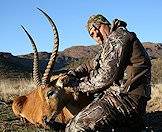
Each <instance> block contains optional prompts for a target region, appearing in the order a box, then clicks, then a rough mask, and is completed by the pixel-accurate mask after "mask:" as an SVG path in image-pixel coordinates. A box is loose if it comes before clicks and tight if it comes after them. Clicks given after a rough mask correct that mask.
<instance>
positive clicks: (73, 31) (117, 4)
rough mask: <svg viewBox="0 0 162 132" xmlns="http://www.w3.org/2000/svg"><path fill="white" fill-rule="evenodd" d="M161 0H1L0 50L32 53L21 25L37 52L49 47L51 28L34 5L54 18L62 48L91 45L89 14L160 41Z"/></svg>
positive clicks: (149, 38)
mask: <svg viewBox="0 0 162 132" xmlns="http://www.w3.org/2000/svg"><path fill="white" fill-rule="evenodd" d="M161 6H162V0H135V1H133V0H1V2H0V29H1V30H0V52H11V53H12V54H13V55H20V54H27V53H30V52H32V48H31V45H30V43H29V40H28V38H27V37H26V35H25V33H24V32H23V30H22V29H21V24H22V25H24V26H25V27H26V28H27V30H28V31H29V33H30V34H31V35H32V36H33V38H34V40H35V42H36V43H37V47H38V50H39V51H47V52H50V51H51V50H52V46H53V43H52V40H53V35H52V31H51V28H50V26H49V24H48V22H47V21H46V19H45V18H44V16H42V14H41V13H40V12H39V11H38V10H37V9H36V8H37V7H39V8H41V9H43V10H44V11H45V12H47V13H48V14H49V15H50V16H51V17H52V18H53V20H54V21H55V23H56V25H57V28H58V31H59V36H60V47H59V50H60V51H62V50H64V49H65V48H68V47H71V46H74V45H92V44H95V42H94V41H93V40H92V39H91V38H90V37H89V35H88V32H87V31H86V28H85V25H86V22H87V19H88V18H89V16H91V15H93V14H97V13H100V14H103V15H104V16H106V17H107V19H108V20H109V21H112V20H113V19H115V18H119V19H122V20H124V21H126V22H127V24H128V29H129V30H131V31H134V32H136V34H137V36H138V37H139V39H140V40H141V41H142V42H146V41H150V42H155V43H162V7H161Z"/></svg>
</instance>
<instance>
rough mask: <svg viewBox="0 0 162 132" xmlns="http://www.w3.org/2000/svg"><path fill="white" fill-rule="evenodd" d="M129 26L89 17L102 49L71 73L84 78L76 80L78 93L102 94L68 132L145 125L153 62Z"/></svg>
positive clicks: (92, 29) (81, 112)
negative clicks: (143, 120) (143, 121)
mask: <svg viewBox="0 0 162 132" xmlns="http://www.w3.org/2000/svg"><path fill="white" fill-rule="evenodd" d="M126 26H127V24H126V22H124V21H122V20H118V19H115V20H113V22H112V23H111V24H110V22H109V21H108V20H107V19H106V18H105V17H104V16H103V15H100V14H97V15H93V16H91V17H90V18H89V20H88V22H87V29H88V32H89V34H90V36H91V37H92V38H93V39H94V40H95V41H96V42H97V44H98V46H100V47H101V51H100V52H99V53H98V54H97V56H96V57H95V58H94V59H93V60H92V62H91V63H88V64H82V65H80V66H79V67H78V68H76V69H75V70H70V71H69V72H68V73H67V76H68V77H69V80H70V79H71V78H75V79H76V80H78V79H79V80H80V82H79V83H78V85H76V83H75V85H76V86H74V90H75V91H76V92H86V93H88V94H95V93H100V94H98V96H97V97H96V98H95V99H94V101H93V102H92V103H90V104H89V105H88V106H87V107H85V108H84V109H83V110H82V111H80V112H79V113H78V114H77V115H76V116H75V117H74V118H73V119H72V120H71V121H70V122H69V123H68V124H67V126H66V130H65V131H66V132H80V131H89V130H90V131H97V130H99V131H102V130H104V129H106V130H107V131H108V130H109V128H115V127H120V126H129V125H132V126H133V125H136V124H137V123H138V124H142V116H143V115H144V114H145V112H146V105H147V101H148V100H149V99H150V94H151V85H150V81H151V61H150V57H149V56H148V54H147V52H146V50H145V49H144V47H143V45H142V44H141V42H140V41H139V39H138V38H137V36H136V34H135V33H134V32H130V31H128V30H127V28H126ZM69 82H72V81H69ZM140 122H141V123H140ZM139 126H142V125H139ZM138 128H139V127H138Z"/></svg>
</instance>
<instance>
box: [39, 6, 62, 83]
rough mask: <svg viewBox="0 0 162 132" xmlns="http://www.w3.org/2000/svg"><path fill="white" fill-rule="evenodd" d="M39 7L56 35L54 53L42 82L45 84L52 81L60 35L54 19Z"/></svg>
mask: <svg viewBox="0 0 162 132" xmlns="http://www.w3.org/2000/svg"><path fill="white" fill-rule="evenodd" d="M37 9H38V10H39V11H41V12H42V13H43V14H44V15H45V17H46V18H47V20H48V21H49V23H50V25H51V27H52V31H53V35H54V47H53V50H52V54H51V56H50V60H49V62H48V65H47V67H46V70H45V72H44V74H43V77H42V84H43V85H45V84H48V83H49V81H50V77H51V75H50V74H51V70H52V68H53V66H54V63H55V61H56V57H57V52H58V46H59V36H58V31H57V28H56V25H55V24H54V22H53V20H52V19H51V18H50V17H49V16H48V15H47V14H46V13H45V12H44V11H42V10H41V9H39V8H37Z"/></svg>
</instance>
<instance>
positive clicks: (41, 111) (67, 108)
mask: <svg viewBox="0 0 162 132" xmlns="http://www.w3.org/2000/svg"><path fill="white" fill-rule="evenodd" d="M38 9H39V8H38ZM39 10H40V11H41V12H42V13H43V14H44V15H45V17H46V18H47V19H48V21H49V23H50V25H51V26H52V30H53V34H54V48H53V50H52V54H51V56H50V60H49V62H48V65H47V68H46V70H45V73H44V75H43V77H42V80H41V78H40V75H39V64H38V61H39V59H38V52H37V48H36V45H35V43H34V40H33V39H32V37H31V36H30V34H29V33H28V32H27V31H26V29H25V28H24V27H23V26H22V28H23V29H24V31H25V33H26V34H27V36H28V37H29V39H30V42H31V43H32V47H33V51H34V62H33V80H34V82H35V84H36V88H35V89H34V90H33V91H31V92H30V93H29V94H27V95H24V96H20V97H17V98H15V99H14V101H13V104H12V109H13V112H14V113H15V115H16V116H19V117H23V118H25V119H26V120H28V121H29V122H31V123H32V124H35V125H42V126H43V127H47V126H48V124H49V121H50V120H51V119H56V121H58V122H60V123H67V121H69V120H70V119H71V118H72V117H73V116H74V115H75V114H77V113H78V112H79V111H80V110H81V109H82V108H83V107H84V106H86V105H88V104H89V103H90V101H91V100H92V98H91V97H87V96H86V95H85V94H81V95H79V96H78V100H77V101H76V100H75V99H74V96H73V91H69V89H66V88H63V87H59V86H58V85H56V84H57V83H59V82H61V81H62V80H61V77H60V76H57V77H55V79H51V80H50V78H51V70H52V68H53V66H54V63H55V60H56V56H57V52H58V46H59V36H58V32H57V28H56V26H55V24H54V22H53V21H52V19H51V18H50V17H49V16H48V15H47V14H46V13H45V12H44V11H42V10H41V9H39ZM60 80H61V81H60Z"/></svg>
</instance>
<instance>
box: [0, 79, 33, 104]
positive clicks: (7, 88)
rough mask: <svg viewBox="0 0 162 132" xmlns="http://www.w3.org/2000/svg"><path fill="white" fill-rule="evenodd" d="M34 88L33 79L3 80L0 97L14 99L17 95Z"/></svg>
mask: <svg viewBox="0 0 162 132" xmlns="http://www.w3.org/2000/svg"><path fill="white" fill-rule="evenodd" d="M33 88H34V83H33V81H32V80H27V79H20V80H12V81H11V80H7V79H6V80H1V81H0V98H1V99H2V100H5V101H9V100H13V98H14V97H15V96H19V95H24V94H25V93H27V92H29V91H31V90H32V89H33Z"/></svg>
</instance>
